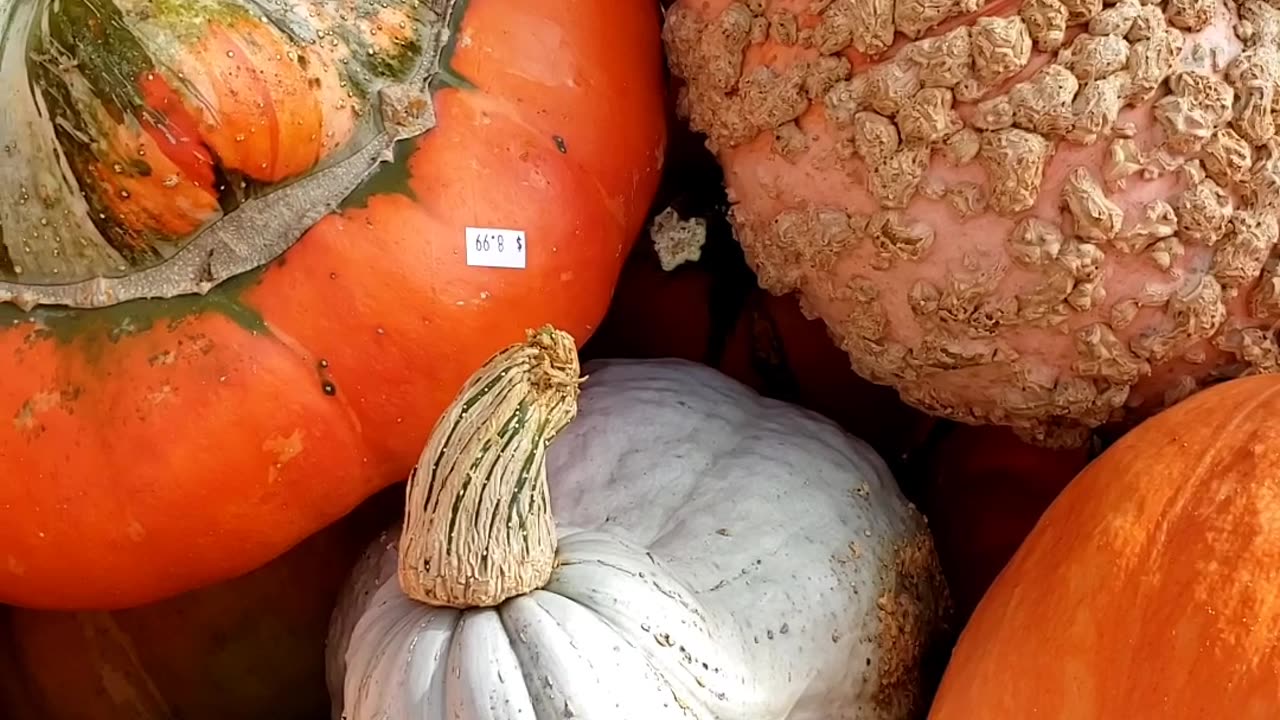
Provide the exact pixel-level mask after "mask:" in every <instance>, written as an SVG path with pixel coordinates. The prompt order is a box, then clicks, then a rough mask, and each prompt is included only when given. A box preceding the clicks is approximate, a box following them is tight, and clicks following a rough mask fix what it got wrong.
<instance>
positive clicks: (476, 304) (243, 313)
mask: <svg viewBox="0 0 1280 720" xmlns="http://www.w3.org/2000/svg"><path fill="white" fill-rule="evenodd" d="M454 40H455V42H454V44H453V46H452V47H451V49H450V52H451V54H450V55H449V57H448V66H449V69H450V70H451V73H452V75H453V76H454V77H455V78H463V79H465V82H454V83H452V84H451V85H447V86H444V87H442V88H441V89H438V90H436V91H435V92H434V93H433V98H434V103H435V108H434V109H435V115H436V125H435V127H434V128H433V129H431V130H429V131H428V132H426V133H425V134H423V135H419V136H417V137H415V138H413V139H410V140H406V141H402V142H401V143H400V144H399V146H398V148H397V161H396V162H394V163H389V164H384V165H383V166H382V167H381V169H380V170H379V171H378V174H376V175H374V176H373V177H372V178H371V179H370V180H369V181H368V182H367V183H366V184H365V186H364V187H363V188H362V189H361V191H360V193H358V195H357V197H354V198H351V199H348V201H347V203H346V205H345V207H344V208H343V209H342V210H340V211H337V212H333V213H331V214H329V215H327V216H325V217H324V218H323V219H322V220H320V221H319V222H318V223H316V224H315V225H314V226H312V227H311V229H310V230H309V231H307V232H306V234H305V235H304V236H303V237H302V238H301V239H299V240H298V241H297V242H296V243H295V244H293V245H292V247H290V248H289V249H288V251H286V252H285V253H284V254H283V255H281V256H279V257H278V258H277V259H276V260H274V261H272V262H271V263H270V264H269V265H268V266H266V267H265V268H261V269H259V270H256V271H253V272H249V273H246V274H243V275H240V276H238V277H234V278H232V279H231V280H229V281H227V282H224V283H222V284H220V285H217V286H216V287H214V288H213V289H212V290H210V291H208V292H207V294H204V295H202V296H201V295H185V296H179V297H175V298H172V299H142V300H137V301H133V302H129V303H124V304H119V305H114V306H109V307H102V308H96V309H70V308H56V307H53V308H50V307H39V308H36V309H34V310H32V311H29V312H27V311H22V310H19V309H18V308H16V307H8V306H0V321H3V323H2V324H0V327H2V328H3V330H0V371H2V372H3V373H4V375H5V378H6V380H5V382H4V383H0V416H3V417H7V418H10V423H9V424H7V425H5V426H3V428H2V429H0V477H4V478H5V480H4V481H3V482H0V602H8V603H12V604H18V605H25V606H30V607H38V608H108V609H109V608H120V607H128V606H134V605H138V604H142V603H146V602H151V601H155V600H157V599H160V598H164V597H168V596H172V595H174V594H177V593H179V592H183V591H186V590H189V589H192V588H197V587H201V586H204V585H208V584H210V583H214V582H217V581H219V580H223V579H226V578H229V577H233V576H236V575H239V574H242V573H244V572H246V571H249V570H251V569H253V568H255V567H259V566H261V565H262V564H263V563H265V562H267V561H269V560H270V559H272V558H274V557H276V556H278V555H279V554H280V553H282V552H284V551H285V550H286V549H288V548H289V547H291V546H293V545H294V544H296V543H297V542H299V541H300V540H301V539H302V538H304V537H306V536H308V535H310V534H311V533H313V532H315V531H316V530H318V529H319V528H321V527H324V526H325V525H327V524H328V523H330V522H332V521H333V520H335V519H336V518H338V517H340V516H341V515H343V514H344V513H346V512H348V511H349V510H350V509H351V508H353V507H354V506H355V505H356V504H358V503H359V502H360V501H361V500H363V499H364V498H366V497H368V496H369V495H371V494H372V493H374V492H375V491H377V490H378V489H380V488H382V487H385V486H386V485H387V484H389V483H391V482H394V481H396V480H399V479H402V478H403V477H404V476H405V474H406V473H407V472H408V470H409V469H410V468H411V466H412V464H413V462H414V461H415V460H416V458H417V455H418V453H419V451H420V450H421V446H422V444H423V443H424V442H425V439H426V437H427V435H428V432H429V430H430V428H431V426H432V425H433V423H434V422H435V420H436V417H437V415H438V413H439V412H440V411H441V410H442V409H443V407H444V406H445V404H446V403H447V402H448V400H449V397H450V396H451V394H452V393H453V391H454V389H456V387H457V386H459V385H460V384H461V383H462V382H463V381H464V380H465V377H466V375H467V373H468V369H469V368H472V367H474V366H475V365H476V364H478V363H480V362H482V361H483V360H484V359H485V358H486V357H488V355H490V354H491V353H492V352H493V351H495V350H496V349H498V348H500V347H502V346H504V345H506V344H509V343H510V342H512V341H515V340H518V339H520V338H521V337H523V335H522V333H523V332H524V330H525V329H526V328H527V327H531V326H536V325H539V324H542V323H546V322H553V323H555V324H556V325H557V326H558V327H562V328H564V329H566V330H567V331H569V332H571V333H573V334H574V335H575V336H576V337H578V338H579V340H580V341H581V340H585V338H587V337H588V336H589V335H590V333H591V332H592V330H593V328H594V327H595V326H596V325H597V324H598V323H599V321H600V319H601V317H602V316H603V314H604V311H605V308H606V305H607V303H608V301H609V298H610V294H611V292H612V289H613V284H614V281H615V280H616V277H617V274H618V271H619V269H620V267H621V264H622V261H623V259H624V258H625V257H626V255H627V251H628V250H629V248H630V247H631V244H632V243H633V240H634V237H635V235H636V234H637V233H638V232H639V231H640V229H641V225H642V222H643V219H644V216H645V212H646V211H647V209H648V204H649V201H650V199H651V197H652V195H653V193H654V191H655V189H656V185H657V180H658V176H659V174H660V170H661V164H662V155H663V154H662V149H663V146H664V143H665V122H664V115H663V99H664V87H663V72H662V60H661V43H660V40H659V19H658V17H657V8H656V7H655V6H654V5H652V4H651V3H645V2H636V3H615V2H611V1H608V0H588V1H586V2H575V3H563V2H555V1H553V0H469V2H467V4H466V8H465V13H464V14H463V16H462V19H461V22H460V25H459V26H458V28H457V29H456V32H455V35H454ZM217 57H218V56H216V55H214V56H209V57H208V59H207V60H206V61H205V62H209V63H212V62H215V60H216V58H217ZM228 62H230V61H228ZM229 67H231V65H228V68H229ZM214 69H216V68H214ZM206 70H207V71H211V69H210V68H209V67H207V66H206ZM267 70H268V72H264V73H262V75H263V76H270V75H271V74H272V73H271V72H269V71H270V68H268V69H267ZM228 72H230V71H229V70H228ZM466 83H470V84H471V86H466ZM275 91H276V90H273V92H275ZM279 92H284V91H282V90H281V91H279ZM147 97H149V98H152V97H153V96H151V95H148V96H147ZM154 97H160V95H155V96H154ZM286 97H287V96H286ZM148 102H152V100H148ZM158 102H160V101H158V100H156V101H154V102H153V104H155V103H158ZM308 122H311V121H308ZM191 123H195V124H196V125H198V119H191ZM188 124H190V123H188ZM312 124H314V122H312ZM192 127H195V125H193V126H192ZM282 127H283V126H282ZM288 127H292V125H289V126H288ZM288 127H284V129H279V130H278V131H279V133H281V134H280V136H279V138H278V142H277V143H276V144H275V145H274V147H276V148H281V147H289V148H292V149H293V151H295V152H302V153H303V154H304V155H306V156H307V158H310V157H311V156H313V155H316V154H318V153H319V152H320V150H316V149H314V148H313V149H310V150H306V149H305V148H303V147H301V145H302V144H304V143H303V140H304V139H305V138H302V137H298V138H294V137H291V136H290V135H289V134H288V133H287V132H286V130H287V129H288ZM195 132H196V130H192V133H195ZM181 140H182V138H177V139H176V140H175V141H174V142H175V143H177V144H178V145H181V143H180V142H178V141H181ZM208 145H209V146H216V143H213V141H212V140H210V141H209V143H208ZM184 147H185V146H184ZM202 147H203V146H202ZM304 151H305V152H304ZM171 152H173V151H171ZM192 152H194V151H192ZM192 152H188V153H187V154H186V155H182V154H181V153H177V156H178V157H180V158H181V159H182V162H177V163H176V164H177V165H183V163H184V162H185V163H186V165H185V166H184V167H188V168H189V169H190V168H195V169H193V170H191V176H192V177H194V176H195V175H198V174H199V172H198V170H199V168H198V165H199V162H198V160H199V158H197V157H196V156H195V155H193V154H192ZM286 155H287V153H286V154H285V155H278V156H276V157H275V162H276V163H280V165H279V166H278V167H277V166H271V167H268V171H269V173H270V174H278V173H284V172H286V170H289V169H296V167H298V164H299V163H302V162H303V161H302V160H297V159H296V158H293V159H290V157H286ZM286 165H287V167H286ZM139 187H141V186H136V187H135V189H137V191H138V192H144V191H145V188H142V189H138V188H139ZM199 207H200V205H199V203H198V202H195V201H193V203H192V204H191V205H190V206H189V208H188V209H190V208H195V209H197V210H198V209H199ZM170 210H171V212H173V213H177V212H178V210H177V209H176V208H171V209H170ZM130 217H132V216H130ZM139 217H140V218H142V219H140V220H139V222H142V220H146V222H150V223H151V224H152V225H153V226H154V225H156V224H157V223H159V224H163V223H164V222H168V223H171V224H176V225H181V223H182V222H183V221H184V219H183V218H182V217H177V216H168V217H161V218H159V219H158V220H157V219H156V218H155V217H154V216H152V215H147V216H145V217H143V216H139ZM152 221H154V222H152ZM162 221H163V222H162ZM120 222H124V220H121V221H120ZM144 224H145V223H144ZM469 225H480V226H489V227H514V228H520V229H523V230H524V231H525V232H526V233H527V238H528V267H527V269H525V270H508V269H492V268H483V267H471V266H468V265H467V264H466V260H465V253H464V228H465V227H466V226H469Z"/></svg>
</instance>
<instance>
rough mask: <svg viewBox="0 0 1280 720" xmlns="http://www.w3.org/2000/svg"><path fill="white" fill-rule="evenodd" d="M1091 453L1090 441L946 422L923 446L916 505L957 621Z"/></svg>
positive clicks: (1082, 466)
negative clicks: (1035, 440) (1071, 442)
mask: <svg viewBox="0 0 1280 720" xmlns="http://www.w3.org/2000/svg"><path fill="white" fill-rule="evenodd" d="M1089 458H1090V449H1089V448H1088V447H1078V448H1065V449H1056V450H1055V449H1051V448H1045V447H1040V446H1036V445H1031V444H1029V443H1027V442H1025V441H1023V440H1022V439H1020V438H1019V437H1018V436H1017V435H1016V434H1015V433H1014V432H1013V430H1011V429H1009V428H1004V427H998V426H994V425H977V426H974V425H959V424H955V425H951V426H950V427H948V429H947V430H946V431H945V434H944V435H942V437H941V439H940V440H939V441H938V442H937V444H936V445H933V447H931V448H929V449H928V450H927V451H926V453H925V460H924V462H925V465H926V471H925V473H924V475H925V478H924V487H923V488H922V492H921V500H920V503H919V505H920V511H921V512H923V513H924V515H925V517H927V518H928V519H929V529H930V530H931V531H932V532H933V536H934V538H935V539H936V540H937V546H938V559H939V561H940V562H941V563H942V572H943V574H944V575H945V576H946V578H947V587H948V588H950V590H951V599H952V601H953V602H954V603H955V609H956V617H957V618H958V619H961V620H963V618H965V617H968V615H969V613H971V612H973V609H974V607H976V606H977V604H978V601H979V600H981V599H982V595H983V593H985V592H986V591H987V588H988V587H990V585H991V582H992V581H993V580H995V579H996V576H997V575H999V574H1000V570H1001V569H1002V568H1004V566H1005V564H1006V563H1007V562H1009V558H1011V557H1013V554H1014V552H1016V551H1017V549H1018V546H1019V545H1021V544H1022V542H1023V540H1025V539H1026V537H1027V534H1028V533H1030V532H1031V529H1032V528H1033V527H1035V524H1036V521H1037V520H1039V519H1040V515H1041V513H1043V512H1044V511H1045V508H1047V507H1049V505H1050V503H1052V502H1053V500H1054V498H1056V497H1057V496H1058V493H1060V492H1061V491H1062V489H1063V488H1064V487H1066V486H1067V483H1069V482H1071V479H1072V478H1074V477H1075V476H1076V474H1078V473H1079V472H1080V471H1081V470H1083V469H1084V467H1085V465H1087V464H1088V463H1089Z"/></svg>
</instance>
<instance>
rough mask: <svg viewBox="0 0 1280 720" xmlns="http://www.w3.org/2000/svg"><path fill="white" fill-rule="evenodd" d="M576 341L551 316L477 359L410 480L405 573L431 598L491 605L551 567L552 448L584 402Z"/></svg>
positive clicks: (412, 586) (418, 593) (423, 598)
mask: <svg viewBox="0 0 1280 720" xmlns="http://www.w3.org/2000/svg"><path fill="white" fill-rule="evenodd" d="M581 382H582V379H581V378H580V377H579V367H578V355H577V346H576V344H575V342H574V339H573V337H572V336H571V335H569V334H568V333H565V332H563V331H560V330H556V329H555V328H553V327H551V326H549V325H548V326H546V327H544V328H542V329H541V330H537V331H530V332H529V337H528V340H527V341H526V342H525V343H523V344H516V345H512V346H510V347H508V348H506V349H505V350H503V351H502V352H499V353H498V354H497V355H495V356H494V357H493V358H491V359H490V360H489V361H488V362H487V363H485V365H484V366H483V367H482V368H480V370H479V371H477V372H476V373H475V374H474V375H472V376H471V378H470V380H468V381H467V383H466V385H465V386H463V389H462V392H460V393H459V394H458V396H457V397H456V398H455V399H454V401H453V404H451V405H450V406H449V408H448V409H447V410H446V411H445V413H444V415H443V416H441V418H440V421H439V423H437V425H436V428H435V430H434V432H433V433H432V435H431V439H430V441H429V442H428V444H427V448H426V450H425V451H424V452H423V454H422V457H421V459H420V460H419V462H418V467H417V470H416V471H415V473H414V475H413V477H411V478H410V480H409V487H408V501H407V503H406V506H405V517H404V531H403V534H402V536H401V540H400V585H401V587H402V588H403V589H404V591H405V593H406V594H408V595H409V596H410V597H412V598H414V599H415V600H418V601H420V602H423V603H427V604H429V605H436V606H444V607H460V608H467V607H489V606H493V605H497V604H499V603H501V602H503V601H504V600H506V599H508V598H511V597H515V596H517V595H521V594H523V593H526V592H529V591H531V590H535V589H537V588H539V587H541V586H542V585H544V584H545V583H546V581H547V579H548V578H549V577H550V575H551V569H552V566H553V563H554V560H555V551H556V529H555V521H554V519H553V518H552V515H551V495H550V491H549V489H548V487H547V468H546V450H547V447H548V445H550V443H551V440H552V439H553V438H554V437H555V436H556V434H558V433H559V432H560V430H562V429H563V428H564V427H565V426H566V425H567V424H568V423H569V421H570V420H572V419H573V418H574V416H575V415H576V414H577V411H578V404H577V401H578V386H579V384H580V383H581Z"/></svg>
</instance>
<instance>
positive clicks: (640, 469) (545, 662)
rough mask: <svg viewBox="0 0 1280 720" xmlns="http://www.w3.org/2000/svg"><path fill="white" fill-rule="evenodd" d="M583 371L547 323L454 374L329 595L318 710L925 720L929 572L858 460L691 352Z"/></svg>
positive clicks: (934, 601) (909, 514)
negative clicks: (452, 390)
mask: <svg viewBox="0 0 1280 720" xmlns="http://www.w3.org/2000/svg"><path fill="white" fill-rule="evenodd" d="M587 370H588V372H589V376H588V378H587V379H586V381H585V383H583V382H582V380H581V378H580V377H579V368H578V360H577V357H576V355H575V354H574V346H573V340H572V338H571V337H569V336H568V335H567V334H565V333H563V332H560V331H556V330H554V329H552V328H544V329H543V330H540V331H538V332H536V333H532V334H531V337H530V340H529V342H528V343H526V344H525V345H513V346H512V347H510V348H508V349H507V350H506V351H504V352H502V353H499V354H498V355H497V356H495V357H494V358H493V359H492V360H491V361H490V362H489V363H488V364H486V365H485V366H484V367H483V368H481V369H480V370H479V371H477V373H476V374H475V375H473V376H472V378H471V379H470V380H469V381H468V383H467V384H466V386H465V387H464V389H463V390H462V392H461V393H460V394H459V395H458V397H457V399H455V401H454V404H453V405H451V406H450V408H449V410H448V411H447V413H446V414H445V416H444V417H443V418H442V420H441V422H440V423H439V424H438V425H437V426H436V429H435V431H434V433H433V434H432V437H431V441H430V442H429V444H428V445H427V448H426V450H425V451H424V452H423V455H422V458H421V461H420V462H419V465H418V470H417V473H416V474H415V476H414V477H413V478H412V479H411V481H410V487H409V492H408V501H407V503H408V504H407V506H406V515H405V521H404V525H403V532H400V531H392V532H389V533H388V534H387V535H386V536H385V537H384V538H383V539H382V540H380V541H379V542H377V543H375V544H374V545H372V546H371V548H370V550H369V552H368V554H367V555H366V556H365V558H364V560H362V561H361V562H360V563H359V564H358V565H357V567H356V570H355V571H354V573H353V576H352V580H351V582H350V585H349V587H348V590H347V593H346V594H345V595H344V597H343V599H342V600H341V601H340V604H339V606H338V608H337V609H336V610H335V613H334V620H333V626H332V633H331V640H330V647H329V671H330V690H331V693H332V696H333V700H334V705H333V717H334V718H335V719H337V718H343V719H345V720H375V719H377V720H409V719H410V718H420V717H449V718H453V719H455V720H473V719H479V718H491V719H494V720H496V719H497V718H516V717H520V718H542V719H543V720H550V718H563V717H582V718H592V719H596V718H610V719H612V720H663V719H666V718H670V719H672V720H674V719H675V718H700V719H702V720H712V719H713V718H714V719H715V720H783V719H784V718H787V719H789V720H819V719H821V720H842V719H847V720H853V719H854V718H859V719H860V720H865V719H870V718H908V717H915V716H916V715H914V714H913V713H919V712H921V711H922V710H923V708H922V707H921V704H922V702H923V694H922V687H921V685H922V680H921V661H922V658H923V657H925V656H926V655H927V654H928V652H929V650H930V648H931V646H932V642H933V641H934V640H935V639H936V638H937V636H938V634H937V633H938V630H939V628H940V626H941V624H942V622H943V621H944V618H945V613H946V607H947V597H946V588H945V583H944V582H943V580H942V578H941V575H940V574H939V572H938V567H937V559H936V556H935V554H934V550H933V545H932V541H931V539H930V536H929V532H928V529H927V527H926V526H925V524H924V522H923V519H922V518H921V517H920V515H919V514H918V513H917V512H916V511H915V509H914V508H913V507H911V506H910V505H909V504H908V503H907V502H906V501H905V500H904V499H903V497H902V495H901V494H900V493H899V491H898V489H897V486H896V485H895V483H894V479H893V477H892V475H891V474H890V473H889V472H888V470H887V468H886V466H885V465H884V463H883V462H882V461H881V460H880V458H879V457H878V456H877V455H876V454H875V453H874V451H872V450H871V449H870V448H869V447H868V446H866V445H865V444H863V443H861V442H860V441H858V440H856V439H855V438H853V437H851V436H849V435H848V434H846V433H844V432H842V431H841V430H839V429H838V428H837V427H836V426H835V425H833V424H832V423H831V422H830V421H828V420H826V419H825V418H821V417H820V416H818V415H816V414H813V413H810V412H808V411H805V410H801V409H799V408H796V407H794V406H789V405H786V404H784V403H781V402H777V401H773V400H768V399H764V398H761V397H759V396H758V395H756V394H755V393H754V392H753V391H751V390H750V389H749V388H747V387H745V386H743V385H741V384H740V383H737V382H735V381H733V380H731V379H729V378H727V377H726V376H724V375H723V374H721V373H719V372H717V371H715V370H713V369H711V368H708V367H706V366H703V365H698V364H695V363H690V362H687V361H680V360H630V361H625V360H615V361H607V360H606V361H599V362H596V363H593V364H588V366H587ZM579 393H581V395H580V398H579ZM579 400H580V404H579ZM553 437H554V441H552V438H553ZM548 445H549V447H548ZM553 515H554V517H553Z"/></svg>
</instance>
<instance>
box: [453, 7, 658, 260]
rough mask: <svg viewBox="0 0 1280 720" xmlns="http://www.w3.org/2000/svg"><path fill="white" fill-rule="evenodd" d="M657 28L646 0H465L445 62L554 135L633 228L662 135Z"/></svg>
mask: <svg viewBox="0 0 1280 720" xmlns="http://www.w3.org/2000/svg"><path fill="white" fill-rule="evenodd" d="M473 28H474V29H473ZM490 28H510V29H499V30H491V29H490ZM649 28H652V31H650V30H649ZM658 28H659V18H658V7H657V4H656V3H652V2H603V3H566V2H563V0H525V1H524V2H520V3H511V2H506V1H504V0H469V2H468V4H467V15H466V19H465V22H464V23H463V25H462V28H461V32H460V33H459V36H458V40H457V43H456V48H455V52H454V54H453V58H452V61H451V62H450V66H451V67H452V69H453V70H454V71H455V72H457V73H458V74H459V75H460V76H462V77H463V78H466V79H467V80H468V81H470V82H472V83H475V84H476V85H477V86H479V87H480V88H481V89H483V90H484V91H485V93H487V94H488V95H490V96H492V97H494V98H503V99H504V100H506V101H507V102H509V103H510V104H511V106H512V108H514V109H515V110H516V111H517V112H519V113H520V117H521V119H522V120H523V121H524V122H525V123H527V124H528V125H529V127H531V128H533V129H535V130H536V131H537V132H538V133H539V134H540V135H541V136H542V138H543V139H545V140H548V141H550V142H551V143H557V142H558V143H560V144H561V145H562V146H563V148H564V154H565V156H566V157H567V158H568V159H569V160H570V161H571V162H572V163H573V164H574V165H576V166H577V167H579V168H581V170H582V172H584V173H586V174H587V175H589V176H591V177H593V178H595V179H596V181H597V182H598V183H599V185H600V188H601V190H602V191H603V192H604V195H605V197H606V198H608V199H609V202H610V203H612V204H613V205H614V207H615V209H616V212H617V213H618V215H619V216H620V217H624V218H628V219H629V220H630V221H631V225H629V226H628V227H627V232H628V234H629V235H634V234H635V233H637V232H639V231H640V230H641V229H642V227H643V223H644V218H645V214H646V212H647V210H648V209H649V208H648V204H649V202H650V198H652V197H653V193H654V191H655V189H656V187H657V178H658V174H659V172H660V170H661V165H662V161H663V153H662V149H663V148H664V147H665V144H666V125H665V124H664V123H661V122H655V121H654V118H658V117H662V116H663V113H664V112H665V110H664V106H663V100H664V98H665V97H666V94H665V87H664V86H663V72H662V68H663V67H664V60H663V58H662V43H661V41H660V39H659V33H658ZM475 29H483V31H482V32H481V31H479V30H475ZM530 58H537V59H538V61H537V62H532V63H531V62H529V59H530ZM586 98H590V101H587V100H586ZM556 138H558V139H559V140H558V141H557V140H556Z"/></svg>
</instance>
